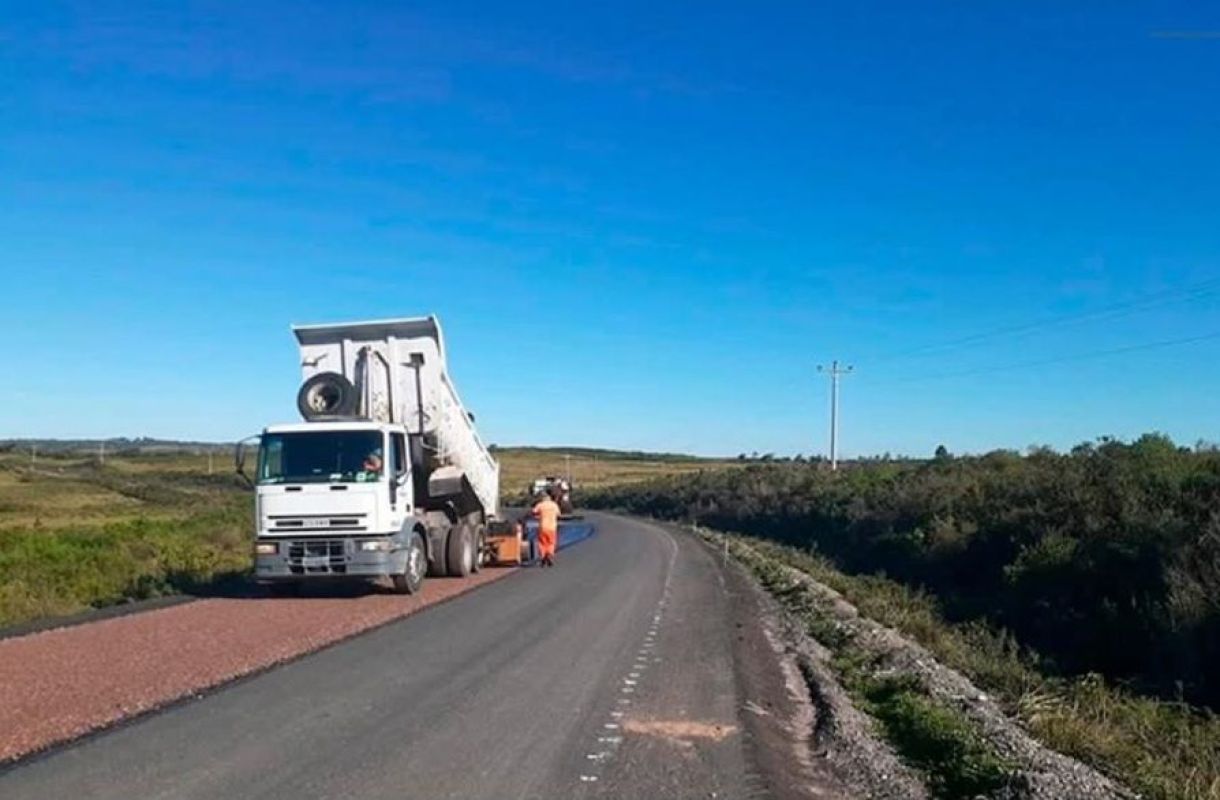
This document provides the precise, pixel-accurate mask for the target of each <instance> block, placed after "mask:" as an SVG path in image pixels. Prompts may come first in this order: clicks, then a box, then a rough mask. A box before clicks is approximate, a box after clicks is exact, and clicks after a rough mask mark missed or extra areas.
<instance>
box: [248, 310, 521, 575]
mask: <svg viewBox="0 0 1220 800" xmlns="http://www.w3.org/2000/svg"><path fill="white" fill-rule="evenodd" d="M292 332H293V333H294V334H295V336H296V339H297V343H298V345H299V349H300V360H301V370H302V378H303V382H302V384H301V386H300V389H299V391H298V393H297V408H298V410H299V411H300V413H301V416H302V418H303V421H302V422H295V423H288V424H282V425H271V426H268V427H267V428H265V429H264V430H263V432H262V434H261V435H260V436H259V437H257V440H258V463H257V467H256V468H255V473H254V475H253V477H252V478H251V477H249V476H247V477H248V479H249V480H250V481H251V483H253V485H254V488H255V494H256V496H255V516H256V519H257V523H256V525H257V532H256V535H255V543H254V551H255V553H254V555H255V558H254V576H255V580H257V581H258V582H260V583H264V584H267V585H268V586H270V587H271V589H272V590H273V591H275V592H277V593H291V592H293V591H295V590H296V589H298V588H300V586H301V585H302V584H304V583H307V582H319V581H331V580H335V579H340V578H364V579H388V580H389V581H390V582H391V583H392V585H393V587H394V589H395V590H396V591H397V592H400V593H404V594H412V593H414V592H416V591H418V590H419V588H420V586H421V585H422V584H423V581H424V578H425V576H426V575H438V576H439V575H452V576H466V575H469V574H471V573H473V572H476V571H478V570H479V569H480V567H481V566H482V565H483V562H484V554H485V553H487V552H489V551H490V548H489V547H488V546H487V537H488V532H489V528H490V529H492V530H493V531H497V532H500V533H503V532H505V531H511V530H512V526H511V524H509V525H506V524H505V523H504V521H503V520H501V519H500V516H499V497H500V467H499V464H498V463H497V461H496V459H495V458H494V457H493V456H492V455H491V453H490V452H489V451H488V448H487V447H485V446H484V444H483V442H482V440H481V439H480V438H479V435H478V433H477V431H476V430H475V425H474V416H473V415H472V414H470V413H469V412H468V411H467V410H466V408H465V407H464V406H463V405H462V401H461V399H460V398H459V396H458V393H457V389H456V388H455V387H454V385H453V381H452V379H451V378H450V376H449V372H448V369H447V367H446V353H445V342H444V337H443V336H442V333H441V326H440V322H439V321H438V320H437V318H436V317H434V316H429V317H423V318H413V319H393V320H382V321H373V322H353V323H345V324H336V325H300V326H293V328H292ZM248 447H249V444H248V443H247V444H243V445H240V446H239V447H238V452H237V467H238V471H239V473H241V474H242V475H243V476H245V475H246V471H245V462H246V449H247V448H248Z"/></svg>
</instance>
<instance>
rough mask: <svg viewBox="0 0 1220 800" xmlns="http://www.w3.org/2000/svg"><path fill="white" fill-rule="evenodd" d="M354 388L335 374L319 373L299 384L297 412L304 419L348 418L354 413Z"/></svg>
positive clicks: (346, 380) (355, 398)
mask: <svg viewBox="0 0 1220 800" xmlns="http://www.w3.org/2000/svg"><path fill="white" fill-rule="evenodd" d="M358 400H359V398H357V396H356V387H355V386H353V385H352V382H351V381H349V380H348V379H347V378H345V377H343V376H342V375H340V374H339V373H337V372H319V373H318V374H317V375H314V376H313V377H312V378H310V379H309V380H307V381H305V382H304V383H302V384H301V389H300V391H298V392H297V410H298V411H300V412H301V416H302V417H304V418H305V419H318V418H320V417H350V416H351V415H353V414H355V413H356V404H357V402H358Z"/></svg>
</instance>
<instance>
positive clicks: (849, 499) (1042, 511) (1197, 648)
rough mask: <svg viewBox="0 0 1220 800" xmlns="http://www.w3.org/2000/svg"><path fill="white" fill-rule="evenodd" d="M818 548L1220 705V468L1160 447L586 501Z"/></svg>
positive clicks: (962, 615) (776, 475) (945, 462)
mask: <svg viewBox="0 0 1220 800" xmlns="http://www.w3.org/2000/svg"><path fill="white" fill-rule="evenodd" d="M585 502H586V503H587V504H589V505H593V506H601V507H618V508H624V509H627V510H629V511H632V512H635V513H642V514H648V515H652V516H657V517H661V518H667V519H687V520H693V521H698V522H700V523H703V524H706V525H709V526H711V527H715V528H720V529H725V530H733V531H740V532H745V533H750V534H753V535H758V536H763V537H767V538H770V539H772V540H775V541H778V542H782V543H785V544H790V545H795V546H797V547H800V548H802V549H808V548H813V549H816V551H817V552H819V553H820V554H822V555H824V556H826V557H827V558H829V559H830V560H831V561H832V562H833V563H834V564H835V566H837V567H839V568H841V569H844V570H846V571H847V572H849V573H854V574H884V575H885V576H887V577H889V578H892V579H894V580H897V581H900V582H902V583H904V584H906V585H908V586H912V587H919V588H921V589H923V590H926V591H928V592H930V593H931V594H932V595H933V596H934V597H935V598H936V601H937V603H938V605H939V607H940V609H941V610H942V612H943V613H944V614H945V615H946V616H947V617H948V618H949V619H951V620H956V621H967V620H975V621H979V622H981V623H983V624H985V625H986V626H988V627H989V628H991V629H1002V630H1004V631H1007V632H1009V633H1010V634H1011V636H1013V637H1015V641H1016V642H1017V645H1015V646H1017V647H1019V648H1020V649H1032V650H1033V651H1036V653H1037V654H1038V659H1039V662H1038V666H1039V668H1040V669H1041V670H1042V671H1044V672H1048V673H1057V674H1066V675H1072V674H1083V673H1092V672H1096V673H1100V674H1102V675H1104V676H1107V677H1108V678H1110V679H1116V680H1121V681H1123V682H1125V683H1127V684H1128V685H1130V686H1131V687H1132V688H1134V689H1137V690H1139V691H1143V692H1148V693H1153V694H1156V695H1159V696H1162V697H1167V698H1173V699H1184V700H1187V701H1190V702H1194V703H1197V704H1203V705H1208V706H1211V707H1213V708H1215V707H1220V453H1217V452H1216V451H1215V450H1213V449H1209V448H1196V449H1186V448H1179V447H1177V446H1175V445H1174V444H1173V442H1171V441H1170V440H1169V439H1167V438H1166V437H1163V436H1160V435H1148V436H1144V437H1142V438H1140V439H1139V440H1137V441H1135V442H1133V443H1130V444H1127V443H1122V442H1118V441H1112V440H1102V441H1100V442H1099V443H1097V444H1085V445H1081V446H1079V447H1077V448H1075V449H1073V450H1072V451H1071V452H1070V453H1066V454H1059V453H1055V452H1053V451H1050V450H1048V449H1036V450H1033V451H1031V452H1030V453H1028V454H1027V455H1019V454H1017V453H1014V452H1009V451H999V452H994V453H990V454H987V455H984V456H978V457H961V458H955V457H952V456H950V455H949V454H947V453H943V452H942V453H940V454H939V457H937V458H934V459H932V460H930V461H926V462H917V463H912V462H869V463H867V464H859V465H853V466H850V467H849V468H847V469H844V470H842V471H840V472H838V473H831V472H828V471H826V470H825V469H824V468H819V467H817V466H808V465H796V464H783V465H751V466H746V467H743V468H740V469H737V470H733V471H731V472H729V471H720V470H704V471H701V472H699V473H696V474H690V475H685V476H677V477H661V478H657V479H655V480H651V481H648V482H647V483H643V484H635V485H630V486H618V487H609V488H607V489H605V490H602V491H600V492H598V493H597V494H595V495H591V496H588V497H586V498H585Z"/></svg>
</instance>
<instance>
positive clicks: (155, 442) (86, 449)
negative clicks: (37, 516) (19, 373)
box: [0, 436, 233, 455]
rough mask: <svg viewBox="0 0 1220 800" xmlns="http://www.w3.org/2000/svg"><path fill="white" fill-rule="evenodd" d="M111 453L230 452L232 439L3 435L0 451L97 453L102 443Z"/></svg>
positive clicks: (50, 453) (47, 453)
mask: <svg viewBox="0 0 1220 800" xmlns="http://www.w3.org/2000/svg"><path fill="white" fill-rule="evenodd" d="M103 444H104V445H105V447H106V451H107V452H109V453H114V454H119V453H182V452H196V453H197V452H206V451H208V450H215V451H218V452H219V451H223V452H226V453H227V452H229V451H230V450H232V449H233V444H232V443H231V442H191V441H179V440H176V439H153V438H150V437H147V436H141V437H138V438H135V439H129V438H127V437H126V436H118V437H115V438H113V439H0V452H11V451H13V450H29V449H31V448H35V449H37V451H38V452H39V453H40V454H45V455H57V454H62V455H69V454H72V453H95V452H97V451H98V449H99V448H101V447H102V445H103Z"/></svg>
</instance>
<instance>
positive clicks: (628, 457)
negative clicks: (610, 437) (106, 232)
mask: <svg viewBox="0 0 1220 800" xmlns="http://www.w3.org/2000/svg"><path fill="white" fill-rule="evenodd" d="M491 449H492V451H493V452H496V453H501V454H505V453H507V454H516V455H529V454H536V455H546V456H554V457H558V458H563V457H564V456H565V455H568V456H572V457H573V458H583V459H598V460H600V461H649V462H654V463H655V462H683V463H689V462H692V461H709V462H711V461H724V460H725V459H723V458H712V457H706V456H692V455H686V454H684V453H649V452H647V451H644V450H607V449H603V448H599V447H532V446H529V445H521V446H517V445H494V444H493V445H492V446H491Z"/></svg>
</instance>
